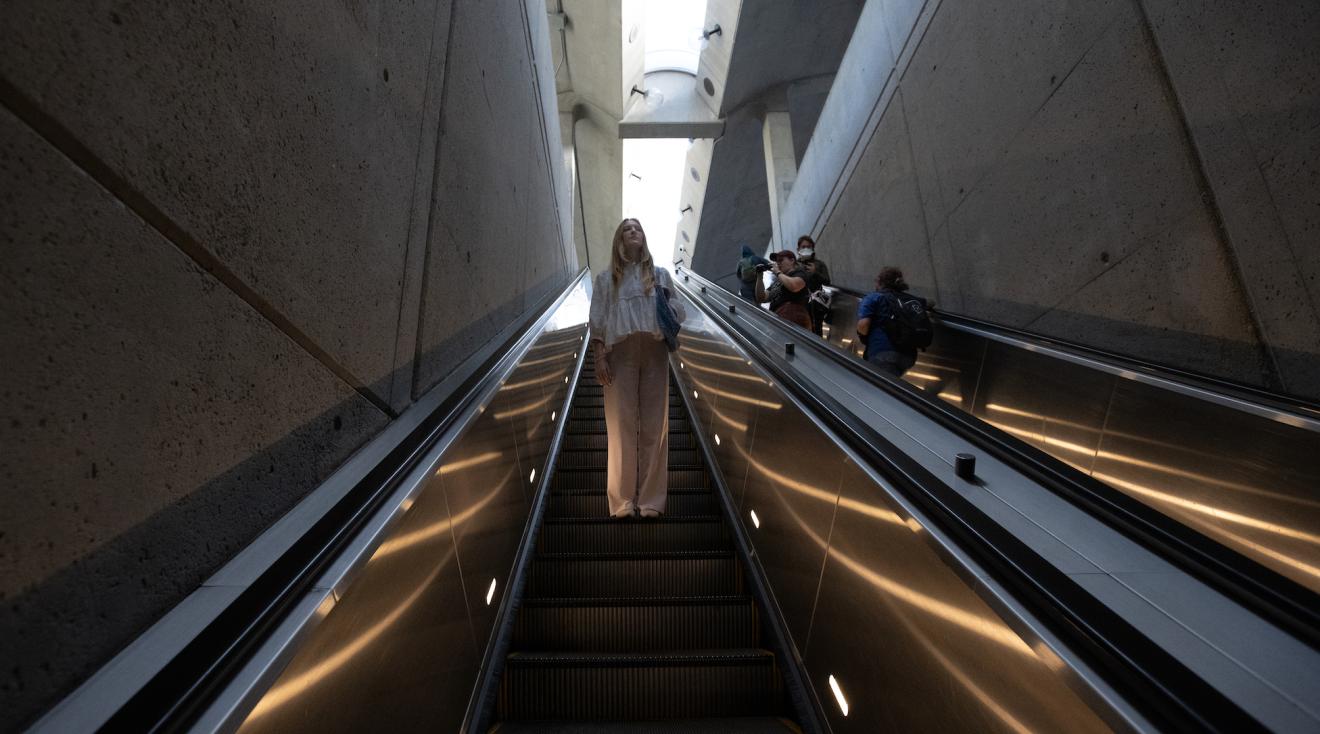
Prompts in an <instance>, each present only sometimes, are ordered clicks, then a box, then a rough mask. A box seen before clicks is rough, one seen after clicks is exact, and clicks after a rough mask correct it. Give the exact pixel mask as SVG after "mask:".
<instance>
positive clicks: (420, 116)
mask: <svg viewBox="0 0 1320 734" xmlns="http://www.w3.org/2000/svg"><path fill="white" fill-rule="evenodd" d="M543 15H544V6H543V4H542V3H540V2H531V3H528V4H526V5H524V4H522V3H517V4H515V3H479V2H475V1H474V0H460V1H458V2H454V3H448V2H442V3H418V4H416V5H401V4H397V3H386V2H375V1H370V0H363V1H362V2H356V3H348V4H338V5H334V6H327V5H325V4H323V3H306V2H294V3H282V4H278V5H271V4H269V3H259V2H244V1H239V2H228V3H218V4H201V5H198V4H178V3H164V2H157V3H148V4H145V5H141V4H139V5H129V4H121V3H109V2H94V3H50V2H41V1H39V0H16V1H15V2H12V3H8V4H7V5H6V8H5V23H4V24H3V25H0V175H3V179H4V181H5V184H4V187H3V194H2V195H3V208H2V212H3V213H2V214H0V246H2V247H3V251H4V253H5V257H4V258H3V259H2V260H0V353H2V354H4V355H5V356H4V358H3V359H4V372H5V376H6V379H5V385H4V388H3V390H4V398H5V400H4V406H3V408H0V410H3V411H4V415H3V417H2V418H0V476H2V477H3V482H4V487H3V491H2V492H0V602H3V603H2V604H0V659H3V660H4V661H5V665H4V670H3V671H0V711H2V712H3V713H2V714H0V729H5V730H9V729H13V728H15V727H17V726H19V725H21V724H22V723H23V722H26V721H30V720H31V719H32V718H33V717H35V716H36V715H37V714H38V713H39V712H41V711H42V710H43V709H44V708H46V707H47V706H48V705H50V704H51V703H53V702H54V701H55V700H57V699H58V697H59V696H60V695H61V694H62V693H64V692H67V691H68V690H70V689H71V688H72V687H73V686H74V685H76V684H77V683H78V682H79V681H80V680H81V679H82V678H83V677H85V676H86V675H87V674H89V673H90V672H92V671H93V670H94V669H95V668H96V667H97V666H98V665H99V664H100V663H102V662H103V661H104V660H106V659H107V658H108V657H110V656H111V655H113V654H114V653H115V652H116V651H117V650H118V649H119V648H121V647H122V646H123V645H125V644H126V643H127V642H128V641H130V640H131V639H132V638H133V637H134V636H135V635H136V634H137V633H138V632H140V631H141V630H142V629H144V628H145V627H146V626H148V625H149V624H151V623H152V622H153V621H154V620H155V619H156V618H157V617H159V616H160V615H161V614H162V613H163V612H164V611H165V610H167V609H168V608H170V607H171V606H172V605H173V604H174V603H175V602H177V601H178V600H179V599H181V598H182V597H183V596H184V595H186V594H187V593H189V592H190V591H191V590H193V589H194V588H195V587H196V586H197V585H198V583H199V582H201V581H202V580H203V579H204V578H205V577H206V576H207V575H209V574H210V573H211V572H212V571H214V570H215V569H216V568H217V567H218V566H219V565H221V564H222V563H224V562H225V561H226V560H227V559H228V558H229V557H230V556H231V555H232V554H233V553H234V552H235V551H237V550H238V549H240V548H241V547H243V546H244V545H245V544H246V543H247V542H248V541H250V540H251V539H252V538H253V537H255V536H256V535H257V534H258V533H260V532H261V530H263V529H264V528H265V527H266V526H268V525H269V524H270V523H271V522H272V521H273V520H275V519H276V518H278V517H279V516H280V515H281V514H283V513H284V512H285V511H287V510H288V509H289V508H290V507H292V506H293V505H294V504H296V503H297V502H298V500H299V499H300V498H302V497H303V496H304V495H305V494H306V493H307V492H308V491H310V490H311V489H313V488H314V487H316V486H317V484H318V483H319V482H320V481H321V480H322V479H323V478H324V477H325V476H327V475H328V474H329V473H330V472H331V471H333V470H334V469H335V467H337V466H338V465H339V464H341V463H342V462H343V461H344V459H345V458H347V457H348V456H349V455H350V454H351V453H352V452H353V451H354V450H355V449H357V448H358V447H359V446H361V445H362V444H363V443H364V442H366V441H367V440H368V439H370V438H371V437H372V436H373V435H374V434H376V433H377V432H378V431H379V430H381V428H382V427H383V426H385V425H386V424H387V423H388V422H389V421H390V420H391V419H392V418H393V417H394V416H395V415H397V414H398V412H400V411H401V410H403V409H405V408H406V407H407V406H408V405H409V403H410V402H411V401H412V400H413V399H414V398H415V397H416V396H418V395H420V394H422V393H423V392H424V391H425V390H426V389H427V388H428V387H430V386H431V385H432V384H434V383H435V382H437V381H438V380H439V379H440V378H441V377H442V376H443V375H444V374H445V373H446V372H447V371H448V370H449V369H450V368H451V367H452V366H453V365H454V364H456V363H457V362H459V361H460V360H462V359H463V358H465V357H466V356H467V355H468V354H471V353H472V352H473V351H474V350H475V349H476V348H477V347H478V346H480V345H481V344H482V343H483V342H484V341H486V340H487V339H488V338H489V337H490V336H491V335H492V334H493V333H494V332H495V331H496V330H497V329H498V328H500V327H502V326H504V325H505V324H508V323H510V322H511V321H512V320H513V319H516V318H518V317H519V316H520V314H522V313H523V312H524V311H525V310H526V309H528V308H529V307H530V306H532V305H534V304H535V303H536V302H537V301H538V299H539V298H540V297H541V296H544V295H545V294H547V293H549V292H551V291H553V290H555V289H556V288H557V287H558V286H559V285H561V284H563V283H564V282H566V280H567V278H568V277H569V275H570V273H571V271H573V270H574V269H575V268H576V262H575V257H574V254H573V252H572V243H571V229H570V228H571V219H570V216H571V213H570V210H569V208H568V205H567V198H566V196H567V183H566V175H565V172H564V171H563V167H562V165H561V159H560V158H559V157H558V155H559V154H558V139H559V131H558V122H557V119H556V115H555V107H554V96H553V95H554V89H553V81H552V80H553V71H552V69H551V66H550V64H549V50H548V48H549V46H548V37H547V36H546V31H545V21H544V17H543ZM550 143H554V144H555V145H554V147H553V150H554V155H553V156H552V155H551V150H552V147H551V145H550Z"/></svg>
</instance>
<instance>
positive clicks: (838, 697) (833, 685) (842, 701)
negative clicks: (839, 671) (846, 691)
mask: <svg viewBox="0 0 1320 734" xmlns="http://www.w3.org/2000/svg"><path fill="white" fill-rule="evenodd" d="M830 690H831V691H834V700H835V701H838V702H839V710H840V711H842V712H843V715H844V716H847V715H848V699H846V698H844V697H843V689H842V688H840V687H839V682H838V681H837V680H835V679H834V676H832V675H831V676H830Z"/></svg>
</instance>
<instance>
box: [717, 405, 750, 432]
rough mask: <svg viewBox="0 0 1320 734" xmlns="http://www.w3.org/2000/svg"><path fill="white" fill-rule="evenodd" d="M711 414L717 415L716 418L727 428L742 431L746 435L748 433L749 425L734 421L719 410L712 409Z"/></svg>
mask: <svg viewBox="0 0 1320 734" xmlns="http://www.w3.org/2000/svg"><path fill="white" fill-rule="evenodd" d="M710 412H712V413H714V414H715V417H716V418H718V419H719V421H720V422H721V423H723V424H724V425H726V426H728V427H730V428H732V429H734V430H736V431H742V432H743V433H746V432H747V428H748V425H747V424H746V423H743V422H741V421H737V420H734V419H733V418H730V417H729V416H727V415H725V414H724V413H721V412H720V409H719V408H715V407H712V408H711V409H710Z"/></svg>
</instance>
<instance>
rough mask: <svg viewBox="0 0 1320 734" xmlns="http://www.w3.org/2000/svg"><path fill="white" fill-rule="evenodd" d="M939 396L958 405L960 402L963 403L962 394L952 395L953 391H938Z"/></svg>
mask: <svg viewBox="0 0 1320 734" xmlns="http://www.w3.org/2000/svg"><path fill="white" fill-rule="evenodd" d="M940 397H941V398H944V399H945V400H947V401H949V402H950V403H957V404H959V405H962V404H963V399H962V396H961V395H954V394H953V393H951V392H949V391H948V390H945V391H944V392H942V393H940Z"/></svg>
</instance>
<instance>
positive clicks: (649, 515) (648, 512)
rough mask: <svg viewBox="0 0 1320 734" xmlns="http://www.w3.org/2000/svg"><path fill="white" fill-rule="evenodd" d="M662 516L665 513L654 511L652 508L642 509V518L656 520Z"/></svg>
mask: <svg viewBox="0 0 1320 734" xmlns="http://www.w3.org/2000/svg"><path fill="white" fill-rule="evenodd" d="M662 514H664V513H662V512H660V511H659V510H655V509H652V508H650V507H643V508H642V517H644V518H646V519H648V520H654V519H655V518H657V517H660V515H662Z"/></svg>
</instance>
